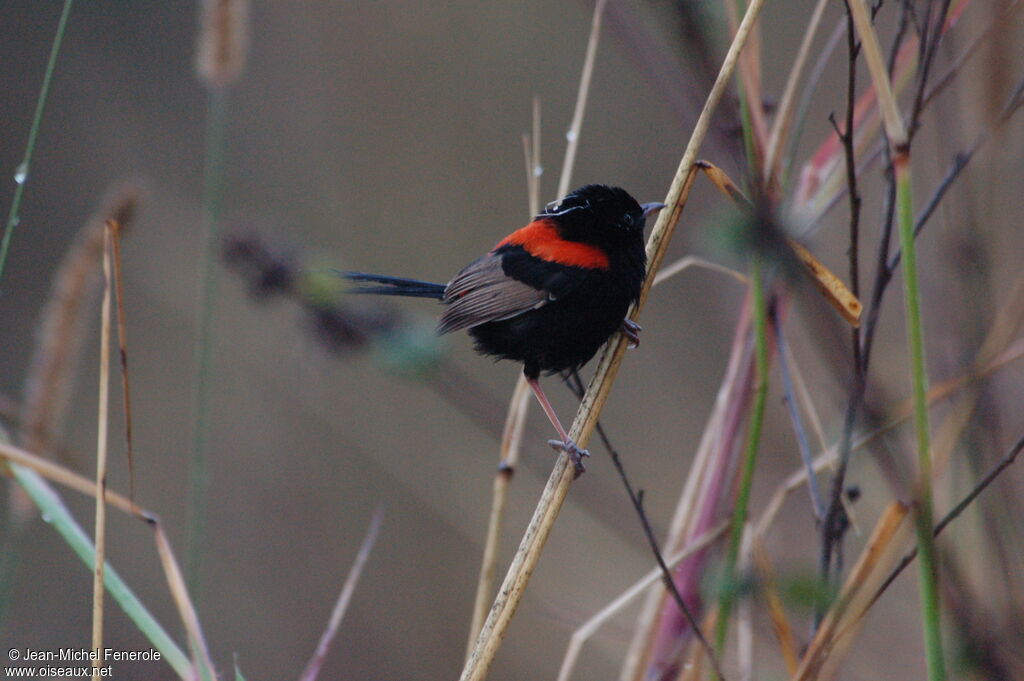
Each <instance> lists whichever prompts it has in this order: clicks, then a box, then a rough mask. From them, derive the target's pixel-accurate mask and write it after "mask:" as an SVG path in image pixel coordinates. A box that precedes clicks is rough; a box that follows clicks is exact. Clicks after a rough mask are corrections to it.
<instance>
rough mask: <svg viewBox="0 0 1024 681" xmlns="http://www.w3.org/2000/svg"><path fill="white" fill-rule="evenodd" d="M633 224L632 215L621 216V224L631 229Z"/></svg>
mask: <svg viewBox="0 0 1024 681" xmlns="http://www.w3.org/2000/svg"><path fill="white" fill-rule="evenodd" d="M634 222H635V220H634V219H633V216H632V214H630V213H626V214H625V215H623V216H622V224H624V225H626V227H632V226H633V223H634Z"/></svg>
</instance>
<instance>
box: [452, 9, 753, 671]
mask: <svg viewBox="0 0 1024 681" xmlns="http://www.w3.org/2000/svg"><path fill="white" fill-rule="evenodd" d="M763 6H764V0H752V2H751V3H750V5H749V6H748V8H747V13H746V15H744V17H743V21H742V22H741V23H740V26H739V29H737V31H736V36H735V37H734V38H733V41H732V44H731V45H730V46H729V50H728V52H727V53H726V56H725V59H724V60H723V63H722V67H721V69H720V71H719V73H718V77H717V78H716V80H715V84H714V85H713V86H712V88H711V92H710V93H709V94H708V98H707V100H706V101H705V103H704V108H703V110H702V111H701V114H700V117H699V118H698V119H697V124H696V125H695V126H694V131H693V134H692V135H691V136H690V141H689V143H688V144H687V147H686V150H685V151H684V153H683V158H682V160H681V161H680V163H679V168H678V169H677V170H676V174H675V177H674V178H673V180H672V184H671V186H670V188H669V192H668V196H667V197H666V199H665V202H664V203H665V204H666V206H667V208H665V209H664V210H662V211H661V212H660V213H659V215H658V220H657V222H656V224H655V225H654V229H653V230H652V232H651V237H650V239H649V240H648V242H647V258H648V263H649V264H648V270H647V277H646V279H645V280H644V285H643V287H642V289H641V294H640V300H639V301H638V303H637V305H636V307H635V308H634V309H633V311H632V314H631V315H630V318H631V319H632V320H633V321H636V319H637V318H638V317H639V314H640V311H641V310H642V309H643V305H644V303H645V302H646V300H647V296H648V294H649V293H650V289H651V285H652V284H653V282H654V274H655V273H656V272H657V271H658V268H659V267H660V265H661V262H662V260H663V259H664V257H665V252H666V250H667V248H668V244H669V241H670V240H671V238H672V233H673V231H674V230H675V226H676V224H678V222H679V218H680V216H681V215H682V211H683V207H684V206H685V205H686V200H687V198H688V197H689V193H690V188H691V187H692V186H693V180H694V177H695V174H694V170H695V169H694V163H695V162H696V160H697V153H698V151H699V150H700V146H701V144H702V143H703V142H704V138H705V137H706V136H707V132H708V129H709V127H710V125H711V117H712V114H713V113H714V111H715V109H717V108H718V104H719V102H720V101H721V99H722V95H723V94H724V93H725V89H726V87H727V86H728V83H729V80H730V79H731V78H732V74H733V70H734V69H735V66H736V60H737V58H738V57H739V53H740V50H741V49H742V48H743V45H744V44H745V43H746V40H747V37H748V36H749V34H750V30H751V28H752V27H753V25H754V22H755V21H756V19H757V17H758V15H759V14H760V12H761V8H762V7H763ZM625 351H626V343H625V341H624V338H623V337H622V336H621V335H616V336H615V337H614V338H613V339H612V340H611V341H610V342H609V344H608V346H607V347H606V348H605V351H604V354H603V355H602V356H601V359H600V361H599V362H598V366H597V369H596V370H595V373H594V377H593V379H591V381H590V385H589V386H588V388H587V392H586V394H585V395H584V396H583V400H582V402H581V404H580V408H579V410H578V411H577V413H576V418H575V420H574V421H573V424H572V427H571V428H570V431H569V436H570V437H571V438H572V439H573V441H574V442H576V443H577V444H579V445H580V446H581V447H586V445H587V442H588V441H589V440H590V435H591V433H593V430H594V427H595V426H596V424H597V419H598V416H599V414H600V412H601V408H602V407H603V406H604V403H605V401H606V400H607V398H608V393H609V391H610V390H611V387H612V384H613V383H614V381H615V376H616V374H617V373H618V368H619V365H620V364H621V363H622V358H623V356H624V355H625ZM574 475H575V467H574V466H572V465H571V464H570V461H569V456H568V455H567V454H565V453H564V452H563V453H562V454H561V455H560V456H559V457H558V460H557V461H556V462H555V466H554V468H553V469H552V471H551V475H550V477H549V478H548V483H547V485H546V487H545V488H544V491H543V493H542V494H541V498H540V501H539V502H538V504H537V507H536V508H535V510H534V514H533V517H532V518H531V519H530V523H529V525H528V526H527V529H526V533H525V534H524V536H523V539H522V541H521V542H520V545H519V548H518V550H517V551H516V555H515V557H514V558H513V560H512V564H511V565H510V567H509V571H508V574H507V575H506V577H505V581H504V582H503V583H502V586H501V588H500V589H499V591H498V596H497V598H496V599H495V601H494V605H493V606H492V607H491V611H490V613H489V614H488V616H487V620H486V621H485V622H484V626H483V629H482V630H481V632H480V636H479V638H478V639H477V643H476V647H475V648H474V650H473V654H472V655H471V656H470V658H469V660H468V662H467V663H466V665H465V668H464V669H463V671H462V676H461V679H462V681H480V680H481V679H483V678H484V677H485V676H486V675H487V671H488V670H489V669H490V666H491V663H492V662H493V661H494V656H495V655H496V654H497V652H498V648H499V647H500V646H501V641H502V638H503V637H504V635H505V632H506V630H507V629H508V625H509V623H510V622H511V620H512V616H513V615H514V614H515V610H516V608H517V607H518V605H519V601H520V600H521V599H522V596H523V592H524V591H525V589H526V585H527V583H528V582H529V580H530V576H531V575H532V574H533V570H534V568H535V567H536V565H537V561H538V560H539V559H540V553H541V551H542V550H543V547H544V544H545V542H546V541H547V538H548V535H549V533H550V531H551V527H552V526H553V524H554V521H555V518H556V517H557V516H558V512H559V510H560V509H561V506H562V502H563V501H564V500H565V496H566V494H567V493H568V491H569V486H570V485H571V484H572V481H573V478H574Z"/></svg>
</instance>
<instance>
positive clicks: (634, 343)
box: [622, 319, 644, 350]
mask: <svg viewBox="0 0 1024 681" xmlns="http://www.w3.org/2000/svg"><path fill="white" fill-rule="evenodd" d="M643 330H644V327H642V326H640V325H639V324H637V323H636V322H634V321H633V320H632V319H623V320H622V335H623V336H625V337H626V338H628V339H629V345H628V346H627V347H628V348H629V349H630V350H632V349H633V348H638V347H640V332H641V331H643Z"/></svg>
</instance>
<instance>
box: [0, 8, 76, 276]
mask: <svg viewBox="0 0 1024 681" xmlns="http://www.w3.org/2000/svg"><path fill="white" fill-rule="evenodd" d="M72 4H73V0H64V9H63V10H61V13H60V20H59V21H58V22H57V32H56V33H55V34H54V36H53V44H52V45H51V46H50V59H49V61H47V62H46V71H45V72H44V74H43V85H42V87H41V88H39V98H38V99H37V100H36V111H35V114H34V115H33V116H32V127H31V128H29V132H28V142H27V143H26V144H25V156H24V158H23V159H22V161H21V164H20V165H19V166H18V169H17V170H15V171H14V196H13V197H11V209H10V211H9V212H8V214H7V225H6V227H4V237H3V240H2V241H0V278H2V277H3V274H4V265H5V264H6V263H7V252H8V251H9V250H10V248H11V237H12V236H13V235H14V228H15V227H17V226H18V222H19V221H20V220H21V218H20V217H19V216H18V212H19V211H20V210H21V197H22V195H23V194H24V193H25V185H26V184H27V183H28V175H29V172H30V171H31V166H32V156H33V155H34V154H35V150H36V137H37V136H38V135H39V126H40V124H41V123H42V121H43V109H45V108H46V99H47V97H48V96H49V94H50V81H51V80H52V79H53V72H54V69H55V67H56V66H57V55H59V54H60V46H61V43H63V42H64V34H65V32H66V30H67V25H68V15H69V14H71V5H72Z"/></svg>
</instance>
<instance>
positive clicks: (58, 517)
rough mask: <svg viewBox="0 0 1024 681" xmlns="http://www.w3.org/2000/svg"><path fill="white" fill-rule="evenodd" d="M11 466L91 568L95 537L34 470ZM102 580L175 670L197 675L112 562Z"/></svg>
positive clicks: (41, 509)
mask: <svg viewBox="0 0 1024 681" xmlns="http://www.w3.org/2000/svg"><path fill="white" fill-rule="evenodd" d="M10 469H11V472H12V473H13V475H14V477H15V479H16V480H17V481H18V483H19V484H21V486H22V487H23V488H24V489H25V491H26V492H27V493H28V495H29V497H31V499H32V501H33V502H34V503H35V505H36V507H37V508H38V509H39V512H40V513H41V514H42V515H43V518H45V519H46V520H47V522H49V523H50V524H51V525H53V528H54V529H55V530H57V532H58V533H59V534H60V535H61V537H63V538H64V541H65V542H67V544H68V546H70V547H71V549H72V550H73V551H74V552H75V553H76V554H78V557H79V558H81V559H82V561H83V562H84V563H85V565H86V567H88V568H89V570H90V571H91V570H92V566H93V561H94V560H95V553H96V552H95V550H94V547H93V543H92V540H91V539H89V536H88V535H87V534H86V533H85V531H83V530H82V528H81V527H80V526H79V525H78V523H77V522H76V521H75V519H74V518H73V517H72V516H71V513H70V511H68V509H67V507H66V506H65V505H64V502H63V501H61V498H60V496H59V495H58V494H57V493H56V492H55V491H54V490H53V488H52V487H50V485H49V484H47V483H46V481H45V480H43V478H42V477H41V476H40V475H39V474H38V473H36V472H35V471H33V470H31V469H29V468H25V467H24V466H19V465H18V464H13V463H12V464H10ZM103 581H104V584H105V585H106V587H107V592H108V593H109V594H110V595H111V597H112V598H113V599H114V600H115V601H117V602H118V604H119V605H120V606H121V608H122V609H123V610H124V613H125V614H126V615H128V618H129V619H131V621H132V622H134V623H135V626H136V627H138V628H139V631H140V632H142V634H143V635H144V636H145V637H146V638H147V639H148V640H149V642H150V643H151V644H153V647H154V648H155V649H156V650H158V651H160V654H161V655H162V656H163V659H164V660H166V661H167V664H169V665H170V666H171V668H172V669H174V671H175V673H176V674H177V675H178V676H179V677H181V678H182V679H189V680H190V679H192V678H194V676H193V673H192V663H191V662H190V661H189V658H188V656H187V655H186V654H185V653H184V652H182V650H181V648H179V647H178V645H177V644H176V643H175V642H174V641H173V640H172V639H171V637H170V636H169V635H168V634H167V632H166V631H165V630H164V628H163V627H162V626H160V623H159V622H157V621H156V619H155V618H154V617H153V615H151V614H150V612H149V610H147V609H146V606H145V605H143V604H142V601H140V600H139V599H138V597H137V596H136V595H135V593H134V592H133V591H132V590H131V587H129V586H128V585H127V584H126V583H125V582H124V580H123V579H121V577H120V575H118V573H117V571H115V570H114V568H113V567H112V566H111V565H110V564H109V563H107V566H106V570H105V571H104V580H103Z"/></svg>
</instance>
